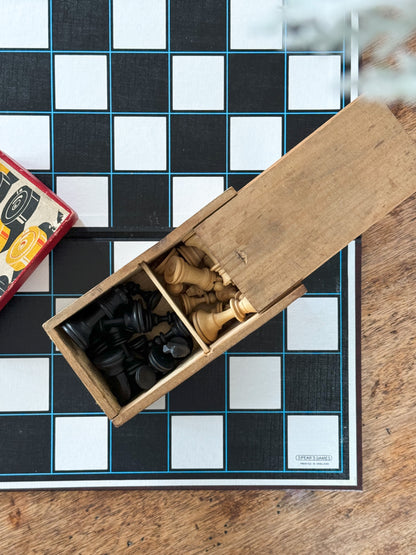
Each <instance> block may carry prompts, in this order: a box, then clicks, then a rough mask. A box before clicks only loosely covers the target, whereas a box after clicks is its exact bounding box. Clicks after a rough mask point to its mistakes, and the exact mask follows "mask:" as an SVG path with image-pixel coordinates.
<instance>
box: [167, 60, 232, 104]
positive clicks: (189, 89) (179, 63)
mask: <svg viewBox="0 0 416 555" xmlns="http://www.w3.org/2000/svg"><path fill="white" fill-rule="evenodd" d="M172 107H173V109H174V110H224V56H173V57H172Z"/></svg>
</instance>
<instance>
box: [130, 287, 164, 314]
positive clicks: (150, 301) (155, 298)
mask: <svg viewBox="0 0 416 555" xmlns="http://www.w3.org/2000/svg"><path fill="white" fill-rule="evenodd" d="M121 287H123V288H124V291H125V292H126V293H127V294H128V295H129V296H130V297H135V296H136V295H140V296H141V298H142V299H143V301H144V302H145V304H146V308H147V309H148V310H150V311H153V310H154V309H155V308H156V307H157V305H158V304H159V302H160V300H161V298H162V293H161V292H160V291H158V290H157V289H155V290H154V291H146V290H144V289H142V288H141V287H140V285H139V284H138V283H135V282H134V281H128V282H126V283H123V285H122V286H121Z"/></svg>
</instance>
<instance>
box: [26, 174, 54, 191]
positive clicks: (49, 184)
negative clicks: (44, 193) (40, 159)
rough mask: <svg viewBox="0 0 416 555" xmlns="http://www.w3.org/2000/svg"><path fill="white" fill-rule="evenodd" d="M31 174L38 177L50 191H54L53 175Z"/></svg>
mask: <svg viewBox="0 0 416 555" xmlns="http://www.w3.org/2000/svg"><path fill="white" fill-rule="evenodd" d="M31 173H33V175H34V176H36V177H37V178H38V179H39V181H40V182H41V183H42V184H43V185H46V187H48V189H50V190H51V191H52V188H53V185H52V182H53V179H52V174H50V173H37V172H36V173H35V172H31Z"/></svg>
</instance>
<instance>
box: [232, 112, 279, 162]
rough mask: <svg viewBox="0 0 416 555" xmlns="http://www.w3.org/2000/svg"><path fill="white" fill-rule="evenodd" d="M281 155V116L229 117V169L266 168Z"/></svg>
mask: <svg viewBox="0 0 416 555" xmlns="http://www.w3.org/2000/svg"><path fill="white" fill-rule="evenodd" d="M281 155H282V118H281V117H277V116H270V117H269V116H260V117H254V116H243V117H231V118H230V169H231V170H232V171H235V170H237V171H238V170H242V171H244V170H265V169H266V168H268V167H269V166H271V165H272V164H273V163H274V162H276V160H278V159H279V158H280V157H281Z"/></svg>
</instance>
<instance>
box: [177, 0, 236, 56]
mask: <svg viewBox="0 0 416 555" xmlns="http://www.w3.org/2000/svg"><path fill="white" fill-rule="evenodd" d="M170 14H171V18H170V28H171V35H170V36H171V44H170V46H171V49H172V50H173V51H184V50H189V51H195V50H200V51H206V50H208V51H209V50H211V51H224V50H225V49H226V36H227V30H226V2H218V0H171V9H170Z"/></svg>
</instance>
